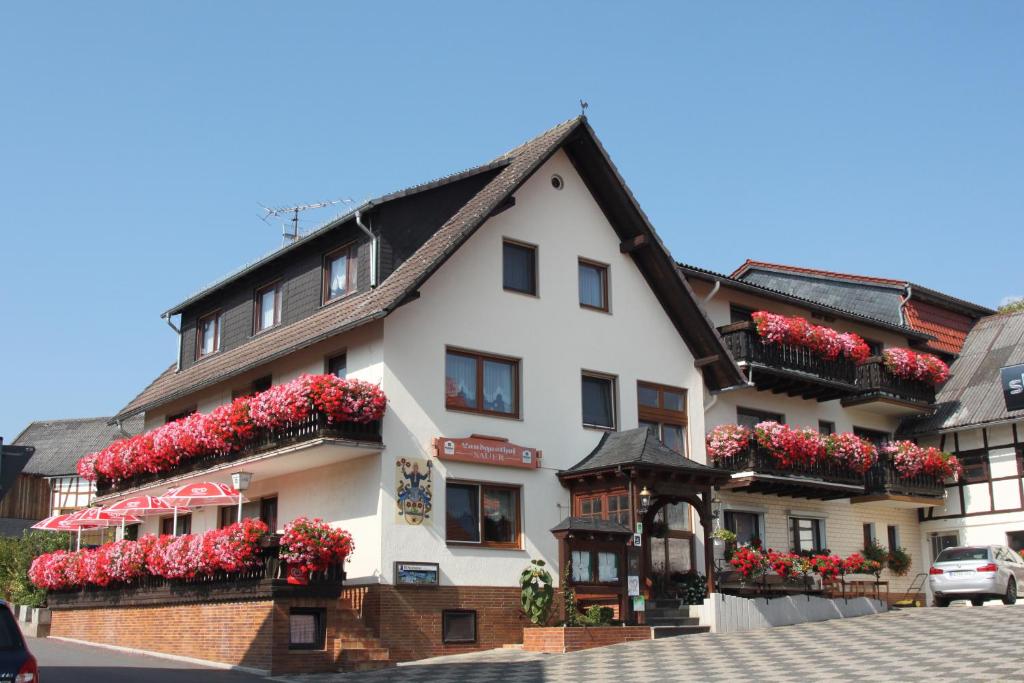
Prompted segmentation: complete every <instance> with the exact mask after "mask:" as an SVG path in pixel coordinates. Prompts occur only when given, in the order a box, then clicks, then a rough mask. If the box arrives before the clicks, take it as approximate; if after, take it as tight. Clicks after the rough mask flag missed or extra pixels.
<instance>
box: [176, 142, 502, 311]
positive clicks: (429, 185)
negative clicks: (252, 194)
mask: <svg viewBox="0 0 1024 683" xmlns="http://www.w3.org/2000/svg"><path fill="white" fill-rule="evenodd" d="M508 163H509V160H508V159H506V158H504V157H499V158H497V159H495V160H494V161H490V162H488V163H486V164H483V165H481V166H476V167H474V168H470V169H467V170H465V171H460V172H458V173H452V174H451V175H447V176H444V177H441V178H438V179H436V180H431V181H429V182H426V183H420V184H419V185H413V186H412V187H407V188H405V189H402V190H398V191H396V192H390V193H388V194H386V195H382V196H380V197H377V198H375V199H370V200H367V201H366V202H364V203H363V204H362V205H360V206H359V207H357V208H355V209H352V210H351V211H349V212H347V213H344V214H342V215H340V216H337V217H336V218H333V219H331V220H330V221H327V222H326V223H324V224H323V225H322V226H320V227H319V228H317V229H315V230H312V231H310V232H308V233H306V234H305V235H302V236H301V237H299V239H297V240H295V241H294V242H290V243H289V244H286V245H284V246H283V247H279V248H278V249H275V250H274V251H272V252H270V253H269V254H266V255H265V256H261V257H260V258H258V259H256V260H255V261H252V262H251V263H247V264H246V265H244V266H242V267H241V268H239V269H237V270H234V271H232V272H231V273H229V274H227V275H225V276H224V277H222V278H221V279H219V280H217V281H216V282H214V283H212V284H210V285H207V286H206V287H203V288H202V289H200V290H199V291H197V292H195V293H194V294H192V295H190V296H189V297H188V298H187V299H185V300H184V301H182V302H180V303H178V304H176V305H174V306H171V307H170V308H169V309H167V310H166V311H165V312H164V313H163V315H162V316H161V317H165V318H166V317H169V316H172V315H177V314H178V313H181V312H182V311H183V310H184V309H185V308H187V307H188V306H190V305H191V304H193V303H195V302H197V301H199V300H200V299H202V298H204V297H207V296H209V295H210V294H212V293H214V292H216V291H217V290H219V289H223V288H224V287H226V286H228V285H229V284H231V283H232V282H236V281H238V280H240V279H241V278H243V277H245V276H246V275H248V274H249V273H251V272H253V271H254V270H256V269H258V268H259V267H261V266H263V265H265V264H267V263H269V262H271V261H273V260H275V259H277V258H280V257H281V256H283V255H284V254H287V253H289V252H291V251H294V250H295V249H298V248H299V247H302V246H304V245H305V244H306V243H308V242H310V241H312V240H314V239H316V238H317V237H319V236H320V235H322V234H324V233H326V232H329V231H330V230H332V229H334V228H337V227H339V226H341V225H344V224H345V223H348V222H349V221H351V220H353V219H354V218H355V215H356V213H357V212H366V211H369V210H370V209H372V208H373V207H375V206H380V205H382V204H386V203H388V202H390V201H393V200H396V199H403V198H405V197H410V196H412V195H414V194H418V193H420V192H426V191H428V190H433V189H435V188H438V187H443V186H445V185H449V184H451V183H454V182H458V181H460V180H464V179H466V178H471V177H473V176H475V175H479V174H481V173H486V172H487V171H493V170H495V169H498V168H501V167H502V166H507V165H508Z"/></svg>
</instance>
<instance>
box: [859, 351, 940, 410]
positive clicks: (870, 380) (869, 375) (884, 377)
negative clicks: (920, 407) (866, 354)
mask: <svg viewBox="0 0 1024 683" xmlns="http://www.w3.org/2000/svg"><path fill="white" fill-rule="evenodd" d="M857 389H858V393H859V394H862V395H864V396H869V397H890V398H895V399H898V400H901V401H909V402H911V403H926V404H932V403H935V387H934V386H933V385H932V384H931V383H929V382H922V381H920V380H916V379H906V378H904V377H897V376H896V375H894V374H893V373H892V371H891V370H889V368H887V367H886V366H885V362H884V361H883V359H882V357H881V356H872V357H871V358H869V359H867V360H866V361H864V362H863V363H861V364H860V365H858V366H857Z"/></svg>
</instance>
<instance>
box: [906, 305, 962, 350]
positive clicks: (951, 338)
mask: <svg viewBox="0 0 1024 683" xmlns="http://www.w3.org/2000/svg"><path fill="white" fill-rule="evenodd" d="M903 314H904V315H905V316H906V318H907V323H908V324H909V325H910V326H911V327H913V328H914V329H915V330H920V331H922V332H927V333H928V334H930V335H932V336H933V337H935V339H934V340H932V341H929V342H928V344H927V345H926V346H927V348H929V349H932V350H933V351H942V352H944V353H953V354H958V353H960V349H962V348H963V346H964V340H965V339H966V338H967V333H968V332H970V331H971V326H972V325H973V323H974V320H973V319H972V318H970V317H969V316H966V315H963V314H960V313H954V312H952V311H949V310H947V309H944V308H941V307H939V306H936V305H934V304H929V303H926V302H924V301H916V300H914V299H911V300H910V301H908V302H906V303H905V304H903Z"/></svg>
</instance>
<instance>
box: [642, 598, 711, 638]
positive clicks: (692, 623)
mask: <svg viewBox="0 0 1024 683" xmlns="http://www.w3.org/2000/svg"><path fill="white" fill-rule="evenodd" d="M650 604H651V606H650V607H648V608H647V611H646V612H644V622H645V623H646V624H647V625H649V626H650V627H651V635H652V637H654V638H671V637H674V636H685V635H691V634H694V633H707V632H709V631H710V630H711V627H710V626H701V625H700V619H698V618H697V617H695V616H692V615H691V613H690V605H682V604H680V601H679V600H672V599H663V598H659V599H657V600H654V601H653V602H652V603H650Z"/></svg>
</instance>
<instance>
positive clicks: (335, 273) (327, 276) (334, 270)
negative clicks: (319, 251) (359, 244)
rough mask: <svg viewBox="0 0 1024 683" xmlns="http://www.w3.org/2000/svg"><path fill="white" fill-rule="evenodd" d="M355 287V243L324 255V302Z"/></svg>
mask: <svg viewBox="0 0 1024 683" xmlns="http://www.w3.org/2000/svg"><path fill="white" fill-rule="evenodd" d="M355 289H356V245H354V244H350V245H347V246H344V247H342V248H341V249H338V250H337V251H332V252H331V253H329V254H327V256H325V257H324V303H325V304H326V303H328V302H330V301H334V300H335V299H340V298H341V297H343V296H345V295H346V294H349V293H351V292H354V291H355Z"/></svg>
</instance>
